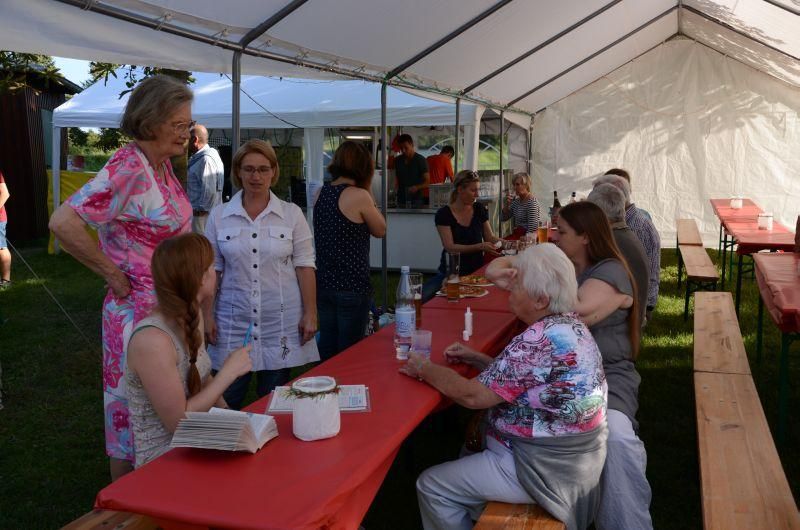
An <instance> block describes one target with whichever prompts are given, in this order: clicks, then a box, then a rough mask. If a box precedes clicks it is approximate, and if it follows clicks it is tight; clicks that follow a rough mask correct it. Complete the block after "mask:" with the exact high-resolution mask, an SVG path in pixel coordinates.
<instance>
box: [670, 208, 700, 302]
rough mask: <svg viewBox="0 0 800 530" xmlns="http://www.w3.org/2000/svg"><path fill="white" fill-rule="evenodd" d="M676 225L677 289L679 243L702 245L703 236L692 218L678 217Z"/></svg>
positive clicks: (681, 260)
mask: <svg viewBox="0 0 800 530" xmlns="http://www.w3.org/2000/svg"><path fill="white" fill-rule="evenodd" d="M677 225H678V230H677V235H676V238H675V239H676V241H675V253H676V254H677V255H678V289H680V288H681V273H682V269H683V258H681V253H680V251H679V250H678V249H679V248H680V246H681V245H690V246H696V247H702V246H703V238H702V237H700V230H698V229H697V223H696V222H695V220H694V219H678V221H677Z"/></svg>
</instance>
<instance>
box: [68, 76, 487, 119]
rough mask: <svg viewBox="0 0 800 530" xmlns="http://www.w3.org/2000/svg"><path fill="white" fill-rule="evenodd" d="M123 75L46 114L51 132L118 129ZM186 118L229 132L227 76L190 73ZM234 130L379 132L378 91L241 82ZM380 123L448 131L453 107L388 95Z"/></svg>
mask: <svg viewBox="0 0 800 530" xmlns="http://www.w3.org/2000/svg"><path fill="white" fill-rule="evenodd" d="M124 71H125V69H124V68H123V69H119V70H118V71H117V77H113V76H109V78H108V81H107V82H103V81H102V80H101V81H98V82H97V83H95V84H94V85H92V86H90V87H89V88H87V89H85V90H84V91H83V92H81V93H80V94H77V95H76V96H74V97H73V98H72V99H70V100H69V101H67V102H66V103H64V104H63V105H61V106H60V107H58V108H57V109H56V110H55V112H53V125H54V126H56V127H110V128H116V127H119V122H120V119H121V118H122V113H123V112H124V110H125V105H126V104H127V102H128V94H125V95H124V96H122V97H121V98H120V94H121V93H122V92H124V91H126V90H128V89H127V87H126V86H125V81H126V79H125V76H124V74H125V72H124ZM192 77H193V78H194V82H193V83H192V84H191V85H190V88H191V89H192V92H194V96H195V99H194V101H193V102H192V118H193V119H194V120H196V121H197V122H198V123H202V124H203V125H205V126H206V127H209V128H215V129H216V128H224V129H230V128H231V126H232V120H231V115H232V110H231V90H232V83H231V79H230V76H228V75H227V74H209V73H203V72H194V73H192ZM240 91H241V108H240V125H241V127H242V128H243V129H284V128H315V127H379V126H380V125H381V97H380V86H376V85H375V83H370V82H366V81H361V80H313V79H293V78H278V77H264V76H249V75H247V76H242V81H241V85H240ZM386 112H387V122H388V124H389V125H395V126H403V125H405V126H416V125H419V126H424V125H453V124H455V105H453V104H452V103H445V102H441V101H436V100H432V99H429V98H423V97H419V96H416V95H413V94H409V93H407V92H404V91H402V90H398V89H394V88H392V89H390V90H389V91H388V105H387V110H386ZM477 114H478V106H477V105H474V104H464V105H462V106H461V118H462V119H463V120H465V121H466V122H467V123H471V122H474V120H475V116H476V115H477Z"/></svg>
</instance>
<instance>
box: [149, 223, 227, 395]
mask: <svg viewBox="0 0 800 530" xmlns="http://www.w3.org/2000/svg"><path fill="white" fill-rule="evenodd" d="M213 260H214V250H213V249H212V248H211V243H209V241H208V239H206V238H205V237H203V236H201V235H199V234H192V233H190V234H183V235H180V236H176V237H172V238H169V239H165V240H164V241H162V242H161V243H160V244H159V245H158V247H156V250H155V252H154V253H153V259H152V271H153V283H154V286H155V291H156V298H157V299H158V308H159V311H160V312H161V313H162V314H163V315H164V316H165V317H167V318H169V319H171V320H172V321H173V322H175V323H176V324H178V325H179V326H180V327H181V328H183V343H184V345H185V347H186V349H187V350H188V351H187V353H188V355H189V372H188V373H187V374H186V376H187V377H186V387H187V389H188V391H189V397H191V396H194V395H195V394H197V393H198V392H199V391H200V388H201V386H202V381H201V380H200V372H199V371H198V369H197V356H198V354H199V352H200V348H201V347H202V345H203V337H202V333H200V302H199V301H198V300H197V296H198V293H199V291H200V287H201V284H202V281H203V275H204V274H205V272H206V271H207V270H208V269H209V267H210V266H211V264H212V263H213Z"/></svg>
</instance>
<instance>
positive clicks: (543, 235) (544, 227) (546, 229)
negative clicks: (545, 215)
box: [536, 221, 550, 243]
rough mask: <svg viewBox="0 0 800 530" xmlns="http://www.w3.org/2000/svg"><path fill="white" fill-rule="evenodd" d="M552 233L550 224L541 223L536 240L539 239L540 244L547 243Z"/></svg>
mask: <svg viewBox="0 0 800 530" xmlns="http://www.w3.org/2000/svg"><path fill="white" fill-rule="evenodd" d="M549 233H550V226H549V223H545V222H544V221H540V222H539V229H538V230H537V233H536V239H538V242H539V243H547V238H548V235H549Z"/></svg>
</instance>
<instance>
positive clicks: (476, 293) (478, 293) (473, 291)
mask: <svg viewBox="0 0 800 530" xmlns="http://www.w3.org/2000/svg"><path fill="white" fill-rule="evenodd" d="M487 294H489V290H488V289H484V288H483V287H479V286H475V285H459V286H458V297H459V298H482V297H484V296H486V295H487ZM436 296H447V293H446V292H445V291H444V290H440V291H439V292H437V293H436Z"/></svg>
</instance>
